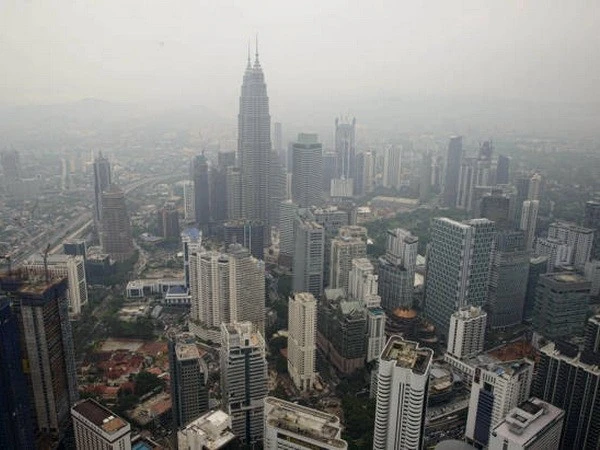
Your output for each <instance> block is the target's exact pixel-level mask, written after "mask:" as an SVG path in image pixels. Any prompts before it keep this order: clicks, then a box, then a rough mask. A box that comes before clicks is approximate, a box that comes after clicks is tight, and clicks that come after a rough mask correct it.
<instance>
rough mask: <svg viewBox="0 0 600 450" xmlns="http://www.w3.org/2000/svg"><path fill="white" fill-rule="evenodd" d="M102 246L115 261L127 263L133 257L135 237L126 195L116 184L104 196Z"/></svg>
mask: <svg viewBox="0 0 600 450" xmlns="http://www.w3.org/2000/svg"><path fill="white" fill-rule="evenodd" d="M100 244H101V245H102V250H103V251H104V253H108V254H109V255H110V257H111V258H112V259H114V260H115V261H125V260H126V259H128V258H130V257H131V255H133V251H134V248H133V237H132V235H131V224H130V223H129V215H128V214H127V206H126V205H125V194H124V193H123V191H122V190H121V189H120V188H119V187H118V186H117V185H115V184H111V185H110V187H109V188H108V189H107V190H106V191H104V193H103V194H102V226H101V231H100Z"/></svg>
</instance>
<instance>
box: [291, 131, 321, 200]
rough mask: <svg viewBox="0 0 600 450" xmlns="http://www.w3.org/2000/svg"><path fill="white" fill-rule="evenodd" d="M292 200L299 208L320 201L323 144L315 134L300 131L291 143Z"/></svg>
mask: <svg viewBox="0 0 600 450" xmlns="http://www.w3.org/2000/svg"><path fill="white" fill-rule="evenodd" d="M292 158H293V160H294V172H293V175H292V200H293V201H294V202H295V203H297V204H298V205H299V206H300V207H301V208H308V207H310V206H318V205H319V204H320V203H321V183H320V181H321V176H322V172H323V145H322V144H321V143H320V142H319V141H318V137H317V135H316V134H308V133H300V134H299V135H298V140H297V141H296V142H294V143H293V144H292Z"/></svg>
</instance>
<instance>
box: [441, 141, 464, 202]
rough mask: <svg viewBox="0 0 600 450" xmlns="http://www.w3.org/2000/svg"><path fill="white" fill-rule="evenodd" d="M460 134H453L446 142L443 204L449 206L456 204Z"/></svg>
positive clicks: (460, 147)
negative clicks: (447, 142)
mask: <svg viewBox="0 0 600 450" xmlns="http://www.w3.org/2000/svg"><path fill="white" fill-rule="evenodd" d="M462 152H463V150H462V136H453V137H451V138H450V142H449V144H448V153H447V155H446V171H445V176H444V195H443V198H444V204H445V205H446V206H449V207H451V208H452V207H454V206H455V205H456V198H457V197H458V177H459V173H460V163H461V161H462Z"/></svg>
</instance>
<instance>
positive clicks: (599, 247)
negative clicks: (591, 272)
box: [583, 201, 600, 259]
mask: <svg viewBox="0 0 600 450" xmlns="http://www.w3.org/2000/svg"><path fill="white" fill-rule="evenodd" d="M583 226H584V227H586V228H591V229H592V230H594V245H593V249H592V255H593V258H594V259H600V201H589V202H586V204H585V217H584V219H583Z"/></svg>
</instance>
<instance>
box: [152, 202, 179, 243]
mask: <svg viewBox="0 0 600 450" xmlns="http://www.w3.org/2000/svg"><path fill="white" fill-rule="evenodd" d="M157 220H158V235H159V236H161V237H163V238H164V239H171V240H177V239H179V235H180V231H179V211H177V207H176V205H175V203H173V202H167V203H166V204H165V206H164V207H162V208H160V209H159V210H158V211H157Z"/></svg>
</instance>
